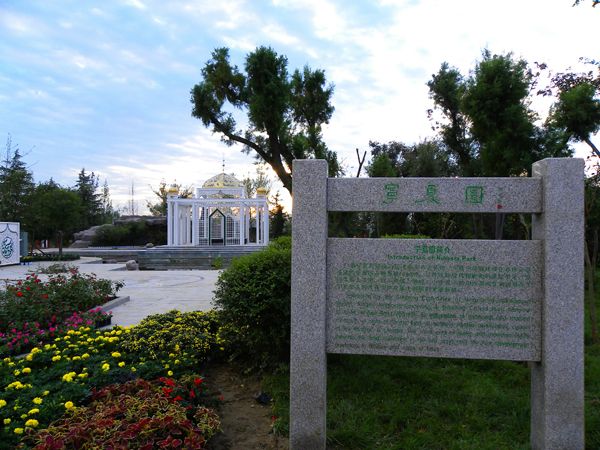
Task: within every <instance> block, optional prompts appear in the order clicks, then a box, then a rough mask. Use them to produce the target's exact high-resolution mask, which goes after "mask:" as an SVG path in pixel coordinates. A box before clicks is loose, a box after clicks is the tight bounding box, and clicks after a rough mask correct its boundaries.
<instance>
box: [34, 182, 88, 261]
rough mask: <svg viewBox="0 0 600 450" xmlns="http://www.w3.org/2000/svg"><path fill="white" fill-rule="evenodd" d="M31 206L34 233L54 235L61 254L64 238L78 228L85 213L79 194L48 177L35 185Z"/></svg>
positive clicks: (44, 235)
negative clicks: (43, 181)
mask: <svg viewBox="0 0 600 450" xmlns="http://www.w3.org/2000/svg"><path fill="white" fill-rule="evenodd" d="M31 207H32V209H33V210H34V211H35V217H36V221H35V224H34V225H35V226H34V228H33V230H34V233H35V234H36V235H38V236H40V237H50V236H54V237H55V239H56V243H57V245H58V251H59V255H62V248H63V240H64V238H65V237H66V236H69V235H71V234H72V233H73V232H74V231H76V230H77V229H78V228H79V224H80V223H81V216H82V215H83V214H85V213H86V210H85V207H84V205H83V203H82V201H81V196H80V195H79V194H78V192H77V191H74V190H72V189H68V188H64V187H61V186H60V185H58V184H57V183H55V182H54V181H53V180H52V179H50V181H48V182H45V183H41V184H39V185H38V186H37V187H36V189H35V193H34V194H33V196H32V202H31Z"/></svg>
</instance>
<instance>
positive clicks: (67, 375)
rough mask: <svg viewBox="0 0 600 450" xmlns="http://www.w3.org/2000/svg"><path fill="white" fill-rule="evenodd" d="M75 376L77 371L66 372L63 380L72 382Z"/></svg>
mask: <svg viewBox="0 0 600 450" xmlns="http://www.w3.org/2000/svg"><path fill="white" fill-rule="evenodd" d="M75 376H77V373H76V372H69V373H65V374H64V375H63V377H62V380H63V381H66V382H67V383H70V382H71V381H73V377H75Z"/></svg>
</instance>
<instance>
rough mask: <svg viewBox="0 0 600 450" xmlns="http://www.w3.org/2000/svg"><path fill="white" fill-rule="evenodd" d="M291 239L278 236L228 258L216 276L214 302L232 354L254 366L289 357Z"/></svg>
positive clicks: (257, 366)
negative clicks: (248, 252) (250, 251)
mask: <svg viewBox="0 0 600 450" xmlns="http://www.w3.org/2000/svg"><path fill="white" fill-rule="evenodd" d="M291 242H292V241H291V238H290V237H287V236H285V237H280V238H278V239H276V240H274V241H272V242H271V243H270V244H269V245H268V246H267V248H265V249H264V250H261V251H259V252H256V253H253V254H251V255H246V256H242V257H240V258H236V259H234V260H233V261H232V263H231V265H230V266H229V268H227V269H226V270H225V271H223V272H222V273H221V274H220V275H219V279H218V280H217V284H216V290H215V304H216V305H217V307H218V308H219V309H220V310H221V317H222V321H223V322H222V323H223V329H222V333H223V336H224V338H225V340H226V342H227V343H228V345H229V346H230V348H231V352H232V357H234V358H236V359H238V360H241V361H242V362H244V363H246V364H249V365H250V366H252V367H255V368H265V367H267V366H275V365H277V364H279V363H281V362H286V361H288V360H289V348H290V289H291V266H292V261H291V260H292V245H291Z"/></svg>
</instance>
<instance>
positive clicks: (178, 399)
mask: <svg viewBox="0 0 600 450" xmlns="http://www.w3.org/2000/svg"><path fill="white" fill-rule="evenodd" d="M181 400H183V397H182V396H181V395H178V396H177V397H175V398H174V399H173V401H174V402H180V401H181Z"/></svg>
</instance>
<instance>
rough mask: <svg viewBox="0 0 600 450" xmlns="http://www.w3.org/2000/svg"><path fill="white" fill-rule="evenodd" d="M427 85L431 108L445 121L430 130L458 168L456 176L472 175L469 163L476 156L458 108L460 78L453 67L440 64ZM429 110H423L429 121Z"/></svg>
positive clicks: (463, 87) (465, 120)
mask: <svg viewBox="0 0 600 450" xmlns="http://www.w3.org/2000/svg"><path fill="white" fill-rule="evenodd" d="M427 86H428V87H429V97H430V98H431V99H432V100H433V103H434V105H435V106H434V107H435V108H436V109H439V110H440V111H441V113H442V115H443V116H444V117H445V118H446V123H440V122H436V123H435V126H434V129H437V130H438V131H439V133H440V136H441V138H442V141H443V142H444V143H445V144H446V148H447V149H448V153H449V155H450V157H451V158H453V159H454V160H455V161H456V163H457V165H458V168H459V173H460V174H461V175H463V176H471V175H473V174H474V173H475V172H476V169H475V168H474V167H473V160H474V159H476V157H477V155H476V149H475V148H474V146H473V142H472V139H471V137H470V136H469V129H468V118H467V117H466V115H465V112H464V110H463V108H462V101H463V97H464V95H465V91H466V83H465V79H464V77H463V76H462V75H461V74H460V72H459V71H458V70H457V69H456V68H453V67H450V66H449V64H448V63H447V62H444V63H442V66H441V67H440V70H439V71H438V73H437V74H434V75H433V76H432V79H431V80H430V81H429V82H428V83H427ZM433 111H434V110H433V109H430V110H428V111H427V114H428V116H429V118H430V119H432V118H433Z"/></svg>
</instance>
